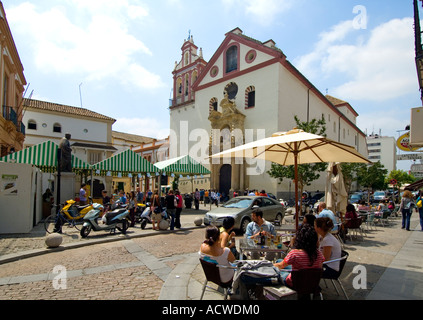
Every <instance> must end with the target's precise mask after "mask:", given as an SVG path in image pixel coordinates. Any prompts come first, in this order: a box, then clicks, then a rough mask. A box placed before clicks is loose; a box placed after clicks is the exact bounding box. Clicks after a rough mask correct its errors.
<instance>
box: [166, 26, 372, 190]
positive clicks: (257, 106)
mask: <svg viewBox="0 0 423 320" xmlns="http://www.w3.org/2000/svg"><path fill="white" fill-rule="evenodd" d="M181 51H182V54H181V60H180V61H179V62H176V63H175V69H174V70H173V83H174V85H173V98H172V103H171V106H170V108H169V109H170V138H169V144H170V151H169V153H170V155H169V156H170V158H172V157H177V156H181V155H185V154H189V155H190V156H191V157H193V158H194V159H196V160H197V161H199V162H201V163H202V164H204V165H205V166H207V167H208V168H209V169H210V170H211V172H212V173H211V175H210V181H209V182H210V188H211V189H216V190H219V191H220V192H224V193H226V194H227V193H231V192H233V191H241V190H245V189H258V190H262V189H264V190H266V192H271V193H274V194H275V195H277V196H278V197H285V198H286V197H287V196H288V192H289V191H290V190H291V191H292V190H293V186H292V187H291V183H292V182H291V181H288V180H284V181H283V182H282V183H278V181H277V180H276V179H274V178H271V177H270V176H269V175H268V173H267V171H268V170H269V169H270V166H271V164H270V163H269V162H266V163H265V164H262V163H259V162H257V161H256V160H253V159H245V160H243V161H235V160H234V159H228V160H226V161H221V160H219V159H217V160H216V159H214V160H210V159H209V158H208V156H209V155H211V154H214V153H217V152H220V151H223V150H226V149H228V148H231V147H235V146H237V145H241V144H244V143H247V142H251V141H254V140H258V139H262V138H266V137H269V136H271V135H272V134H273V133H275V132H280V131H289V130H291V129H292V128H293V127H295V120H294V116H297V117H298V118H299V119H300V120H301V121H310V120H312V119H320V118H321V117H322V116H323V117H324V118H325V121H326V133H327V137H328V138H330V139H332V140H336V141H339V142H342V143H345V144H348V145H351V146H354V147H355V148H356V149H357V150H358V151H359V152H360V153H361V154H363V155H365V156H367V145H366V136H365V134H364V133H363V132H362V131H361V130H360V129H359V128H358V127H357V126H356V117H357V116H358V114H357V113H356V112H355V111H354V109H353V108H352V107H351V106H350V105H349V104H348V103H347V102H345V101H342V100H339V99H336V98H333V97H330V96H325V95H323V94H322V93H321V92H320V91H319V90H318V89H317V88H316V87H315V86H314V85H313V84H312V83H311V82H310V81H309V80H307V79H306V78H305V77H304V76H303V75H302V74H301V73H300V72H299V71H298V70H297V69H296V68H295V67H294V66H293V65H292V64H291V63H290V62H289V61H288V60H287V58H286V56H285V55H284V53H283V52H282V51H281V50H280V49H279V48H278V47H276V44H275V42H274V41H273V40H268V41H266V42H261V41H258V40H255V39H252V38H250V37H247V36H245V35H244V34H243V32H242V30H241V29H239V28H236V29H234V30H232V31H230V32H228V33H227V34H226V35H225V38H224V40H223V42H222V43H221V45H220V46H219V48H217V50H216V52H215V53H214V54H213V56H212V57H211V59H210V61H208V62H206V61H205V60H204V59H203V56H202V50H201V49H200V50H199V51H198V47H197V46H196V45H195V44H194V41H193V39H192V37H190V38H189V39H187V40H186V41H185V42H184V44H183V46H182V48H181ZM216 161H217V162H216ZM322 176H324V175H322ZM307 190H310V191H313V190H324V177H322V178H321V179H319V180H318V181H316V182H314V183H313V184H312V185H311V186H309V187H307Z"/></svg>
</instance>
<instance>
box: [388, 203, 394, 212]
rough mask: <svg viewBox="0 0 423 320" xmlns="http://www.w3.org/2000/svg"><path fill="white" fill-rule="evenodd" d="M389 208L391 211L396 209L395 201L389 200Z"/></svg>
mask: <svg viewBox="0 0 423 320" xmlns="http://www.w3.org/2000/svg"><path fill="white" fill-rule="evenodd" d="M388 209H389V210H391V211H394V209H395V204H394V202H393V201H389V204H388Z"/></svg>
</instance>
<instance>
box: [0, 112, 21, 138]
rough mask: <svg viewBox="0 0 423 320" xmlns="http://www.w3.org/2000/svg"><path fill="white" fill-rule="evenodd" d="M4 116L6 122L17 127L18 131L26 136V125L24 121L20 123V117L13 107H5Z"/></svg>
mask: <svg viewBox="0 0 423 320" xmlns="http://www.w3.org/2000/svg"><path fill="white" fill-rule="evenodd" d="M2 116H3V118H5V119H6V120H9V121H11V122H12V123H13V124H14V125H15V126H16V131H18V132H20V133H22V134H23V135H25V125H24V124H23V123H22V121H18V115H17V113H16V111H15V110H14V109H13V107H10V106H3V108H2Z"/></svg>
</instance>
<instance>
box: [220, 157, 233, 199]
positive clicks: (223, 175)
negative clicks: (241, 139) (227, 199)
mask: <svg viewBox="0 0 423 320" xmlns="http://www.w3.org/2000/svg"><path fill="white" fill-rule="evenodd" d="M231 175H232V166H231V165H230V164H224V165H223V166H222V167H221V168H220V177H219V192H220V193H221V194H222V195H223V194H224V195H225V196H228V195H229V190H230V189H231V183H232V181H231Z"/></svg>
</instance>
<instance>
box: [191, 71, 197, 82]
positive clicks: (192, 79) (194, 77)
mask: <svg viewBox="0 0 423 320" xmlns="http://www.w3.org/2000/svg"><path fill="white" fill-rule="evenodd" d="M197 78H198V74H197V70H195V71H194V72H193V73H192V76H191V83H192V84H194V83H195V81H196V80H197Z"/></svg>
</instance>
